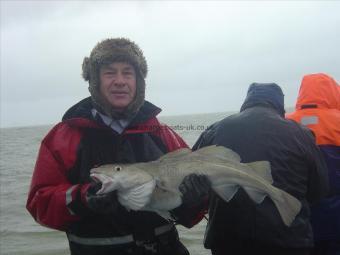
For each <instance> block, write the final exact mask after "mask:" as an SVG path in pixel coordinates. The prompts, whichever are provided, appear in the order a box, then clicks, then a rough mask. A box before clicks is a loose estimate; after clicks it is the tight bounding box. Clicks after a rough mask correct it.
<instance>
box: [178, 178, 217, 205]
mask: <svg viewBox="0 0 340 255" xmlns="http://www.w3.org/2000/svg"><path fill="white" fill-rule="evenodd" d="M210 186H211V183H210V181H209V179H208V177H206V176H205V175H197V174H191V175H188V176H186V177H185V178H184V179H183V181H182V183H181V184H180V185H179V191H180V192H181V193H182V204H184V205H185V207H189V208H191V207H197V206H199V205H200V204H202V200H207V197H208V195H209V190H210Z"/></svg>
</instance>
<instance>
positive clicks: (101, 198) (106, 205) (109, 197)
mask: <svg viewBox="0 0 340 255" xmlns="http://www.w3.org/2000/svg"><path fill="white" fill-rule="evenodd" d="M101 186H102V184H101V183H100V182H92V183H91V186H90V187H89V189H88V190H87V194H86V201H87V203H86V206H87V207H88V208H89V209H90V210H91V211H93V212H96V213H100V214H110V213H113V212H115V211H116V210H117V208H118V206H119V202H118V199H117V192H116V191H115V190H114V191H111V192H109V193H106V194H100V195H97V194H96V193H97V191H98V190H100V188H101Z"/></svg>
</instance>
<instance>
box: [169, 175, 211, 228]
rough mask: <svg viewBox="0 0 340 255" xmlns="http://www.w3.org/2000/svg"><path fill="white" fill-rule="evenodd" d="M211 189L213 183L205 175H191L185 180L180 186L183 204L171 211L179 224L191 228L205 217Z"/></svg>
mask: <svg viewBox="0 0 340 255" xmlns="http://www.w3.org/2000/svg"><path fill="white" fill-rule="evenodd" d="M210 187H211V183H210V181H209V179H208V178H207V177H206V176H205V175H197V174H191V175H188V176H186V177H185V178H184V179H183V181H182V183H181V184H180V186H179V190H180V192H181V193H182V204H181V205H180V206H179V207H177V208H175V209H173V210H171V211H170V214H171V215H172V217H173V218H174V219H175V221H176V222H177V223H179V224H181V225H183V226H185V227H187V228H191V227H192V226H194V225H195V224H197V223H198V222H199V221H200V220H201V219H202V218H203V217H204V214H205V213H206V211H207V208H208V198H209V191H210Z"/></svg>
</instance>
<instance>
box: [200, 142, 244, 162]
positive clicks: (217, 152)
mask: <svg viewBox="0 0 340 255" xmlns="http://www.w3.org/2000/svg"><path fill="white" fill-rule="evenodd" d="M194 153H195V154H198V155H201V156H203V157H204V156H209V159H211V158H215V159H217V160H218V161H220V162H221V161H222V162H223V161H226V162H230V161H232V162H237V163H239V162H240V161H241V158H240V156H239V155H238V154H237V153H236V152H235V151H233V150H231V149H229V148H226V147H224V146H216V145H211V146H207V147H203V148H201V149H199V150H197V151H195V152H194Z"/></svg>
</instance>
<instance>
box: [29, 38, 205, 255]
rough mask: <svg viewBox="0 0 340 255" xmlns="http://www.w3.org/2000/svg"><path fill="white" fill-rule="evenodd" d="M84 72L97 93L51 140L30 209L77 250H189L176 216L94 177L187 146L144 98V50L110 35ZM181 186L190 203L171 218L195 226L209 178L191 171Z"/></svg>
mask: <svg viewBox="0 0 340 255" xmlns="http://www.w3.org/2000/svg"><path fill="white" fill-rule="evenodd" d="M82 69H83V73H82V75H83V78H84V79H85V80H86V81H88V82H89V91H90V94H91V97H88V98H85V99H83V100H82V101H80V102H79V103H77V104H75V105H74V106H72V107H71V108H70V109H69V110H68V111H67V112H66V113H65V115H64V116H63V120H62V122H60V123H59V124H57V125H56V126H54V127H53V128H52V129H51V131H50V132H49V133H48V134H47V136H46V137H45V138H44V139H43V141H42V143H41V147H40V151H39V155H38V158H37V162H36V165H35V170H34V174H33V177H32V182H31V187H30V191H29V195H28V200H27V205H26V207H27V210H28V211H29V212H30V213H31V215H32V216H33V217H34V219H35V220H36V221H37V222H38V223H40V224H41V225H43V226H47V227H50V228H53V229H57V230H60V231H65V232H66V234H67V237H68V240H69V246H70V251H71V254H72V255H80V254H81V255H86V254H91V255H93V254H96V255H110V254H115V255H126V254H141V255H147V254H159V255H187V254H189V253H188V251H187V249H186V248H185V247H184V246H183V244H182V243H181V242H180V241H179V237H178V233H177V230H176V228H175V226H174V221H169V220H167V219H165V218H164V217H162V216H160V215H159V214H157V213H155V212H151V211H137V210H131V209H126V208H125V207H123V206H122V205H121V203H120V202H119V201H118V197H117V191H115V190H113V191H110V192H106V193H100V194H98V191H99V190H101V189H103V188H105V187H106V186H107V185H109V186H110V185H112V183H111V182H110V180H107V181H106V182H104V183H103V184H102V183H99V182H94V181H93V179H91V177H90V170H91V169H92V168H94V167H96V166H100V165H103V164H110V163H119V164H122V163H135V162H148V161H152V160H156V159H158V158H159V157H160V156H162V155H163V154H166V153H167V152H171V151H174V150H177V149H180V148H187V145H186V144H185V142H184V141H183V140H182V139H181V138H180V137H179V136H178V135H177V134H176V133H175V132H174V131H173V130H171V129H170V128H169V127H167V126H165V125H163V124H160V123H159V121H158V120H157V118H156V116H157V114H158V113H159V112H160V111H161V110H160V109H159V108H158V107H156V106H155V105H153V104H151V103H149V102H147V101H145V100H144V97H145V78H146V75H147V71H148V69H147V63H146V59H145V57H144V55H143V52H142V51H141V50H140V48H139V47H138V46H137V45H136V44H135V43H134V42H132V41H130V40H128V39H124V38H115V39H106V40H104V41H102V42H100V43H98V44H97V45H96V46H95V47H94V49H93V50H92V52H91V55H90V57H86V58H85V59H84V62H83V66H82ZM105 185H106V186H105ZM152 185H153V183H147V184H145V185H144V186H143V188H145V189H150V187H152ZM104 186H105V187H104ZM180 190H181V191H182V193H181V196H182V198H183V203H182V204H181V205H179V206H178V207H177V208H173V209H174V210H172V211H171V212H170V214H171V219H176V221H177V223H180V224H182V225H185V226H187V227H191V226H193V225H194V224H195V223H197V222H198V221H200V220H201V219H202V218H203V215H204V210H205V208H206V203H207V199H206V198H207V194H208V190H209V181H208V180H207V178H206V177H204V176H197V175H190V176H187V177H186V178H185V179H183V181H182V182H181V184H180ZM133 194H134V193H132V195H133ZM137 194H139V193H138V192H137ZM125 195H128V193H126V194H125ZM128 200H129V199H128ZM130 200H131V199H130Z"/></svg>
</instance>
